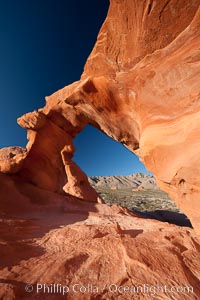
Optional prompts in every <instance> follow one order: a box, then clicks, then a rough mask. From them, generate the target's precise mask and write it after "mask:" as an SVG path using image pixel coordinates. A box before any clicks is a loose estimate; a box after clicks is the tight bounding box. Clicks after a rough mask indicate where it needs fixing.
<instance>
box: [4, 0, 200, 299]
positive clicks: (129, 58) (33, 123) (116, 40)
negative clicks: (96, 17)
mask: <svg viewBox="0 0 200 300" xmlns="http://www.w3.org/2000/svg"><path fill="white" fill-rule="evenodd" d="M199 4H200V3H199V0H193V1H190V2H189V1H185V0H183V1H175V0H170V1H163V0H161V1H153V0H145V1H140V0H136V1H132V0H124V1H121V0H111V3H110V8H109V11H108V16H107V18H106V20H105V22H104V24H103V26H102V28H101V30H100V33H99V35H98V38H97V42H96V44H95V46H94V49H93V51H92V52H91V54H90V56H89V58H88V60H87V62H86V65H85V68H84V72H83V75H82V77H81V79H80V80H79V81H77V82H75V83H73V84H71V85H69V86H67V87H64V88H63V89H61V90H59V91H57V92H55V93H54V94H53V95H51V96H49V97H47V98H46V105H45V107H44V108H41V109H39V110H38V111H34V112H31V113H27V114H25V115H24V116H22V117H21V118H19V119H18V123H19V125H20V126H22V127H23V128H25V129H26V130H27V132H28V135H27V136H28V140H29V141H28V144H27V146H26V149H22V148H18V147H11V148H10V147H9V148H7V149H2V150H0V172H1V173H0V180H1V185H0V194H1V201H0V212H1V226H0V230H1V236H0V238H1V241H0V249H1V260H0V263H1V265H0V267H1V269H0V274H1V278H2V279H1V282H0V285H1V290H0V293H1V294H0V295H1V296H0V297H1V299H4V300H6V299H20V300H21V299H31V298H32V299H47V298H48V295H45V294H38V295H37V294H35V292H33V294H28V295H27V294H25V292H24V285H25V284H27V283H31V284H36V283H37V282H40V283H46V284H48V283H49V284H50V283H55V282H56V283H57V282H59V283H61V284H67V285H71V284H72V285H73V284H74V283H75V282H77V283H79V284H83V285H84V284H88V283H91V284H94V285H98V286H99V288H100V290H101V291H100V292H99V294H98V295H91V293H89V294H87V295H82V294H79V296H80V297H79V298H78V299H133V295H130V294H126V295H122V294H120V293H118V294H115V295H111V294H109V290H108V286H107V285H109V284H112V283H114V284H118V285H123V286H126V285H128V286H130V285H137V284H138V285H141V284H145V283H148V284H150V285H151V284H152V285H156V284H157V285H159V284H160V285H164V284H167V285H169V286H172V285H179V286H185V285H190V286H192V287H193V288H194V292H193V293H192V294H190V295H189V296H188V294H186V293H181V294H176V295H175V296H174V295H172V294H171V293H170V292H169V291H167V292H166V291H165V292H164V293H163V292H159V294H158V295H157V299H167V298H169V299H174V298H175V299H199V297H200V290H199V279H200V273H199V270H200V266H199V261H200V259H199V258H200V257H199V250H200V245H199V240H198V238H197V236H195V232H194V231H193V230H192V229H186V228H180V227H177V226H175V225H169V224H163V223H160V222H158V221H153V220H145V219H143V218H139V217H138V216H137V215H133V214H131V213H129V212H128V211H126V210H123V209H121V208H116V207H111V208H110V207H108V206H106V205H105V204H95V203H92V202H98V201H99V199H98V194H97V193H96V192H95V191H94V190H93V189H92V187H91V186H90V185H89V183H88V181H87V178H86V175H85V174H84V173H83V171H82V170H80V168H79V167H78V166H77V165H76V164H75V163H74V162H73V160H72V158H73V153H74V151H75V148H74V145H73V138H74V137H75V136H76V135H77V134H79V133H80V132H81V130H82V129H83V128H84V127H85V126H86V125H87V124H90V125H92V126H95V127H96V128H98V129H99V130H101V131H103V132H104V133H105V134H107V135H108V136H110V137H111V138H113V139H115V140H116V141H119V142H120V143H122V144H123V145H124V146H126V147H127V148H128V149H130V150H131V151H132V152H134V153H135V154H137V155H138V156H139V158H140V159H141V160H142V161H143V162H144V164H145V166H146V167H147V169H148V170H149V171H151V172H152V173H153V174H154V175H155V178H156V180H157V183H158V184H159V186H160V187H161V188H162V189H163V190H165V191H167V192H168V193H169V195H170V196H171V197H172V198H173V199H174V200H175V201H176V202H177V204H178V206H179V207H180V208H181V209H182V211H184V212H185V213H186V214H187V216H188V217H189V218H190V220H191V222H192V225H193V227H194V228H195V230H196V232H197V233H200V215H199V212H198V210H199V195H200V166H199V161H200V143H199V138H198V137H199V136H200V101H199V100H200V98H199V97H200V91H199V78H200V62H199V60H200V53H199V49H200V10H199V9H198V7H199ZM82 200H84V201H82ZM172 266H173V267H174V269H173V268H172ZM88 270H90V272H88ZM33 271H34V272H33ZM105 285H106V288H105V289H104V290H102V287H105ZM45 297H46V298H45ZM56 297H57V295H52V297H51V298H52V299H59V298H58V297H57V298H56ZM73 297H74V295H73V294H70V295H68V298H69V299H74V298H73ZM95 297H96V298H95ZM98 297H100V298H98ZM151 297H152V295H151V296H149V294H148V295H146V294H144V293H142V294H138V295H137V296H136V297H135V299H151Z"/></svg>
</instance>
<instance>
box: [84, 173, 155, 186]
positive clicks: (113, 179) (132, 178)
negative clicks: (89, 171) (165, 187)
mask: <svg viewBox="0 0 200 300" xmlns="http://www.w3.org/2000/svg"><path fill="white" fill-rule="evenodd" d="M89 182H90V184H91V185H92V186H93V187H95V188H98V187H101V188H110V189H123V188H132V189H159V188H158V186H157V184H156V180H155V178H154V177H153V176H151V175H148V174H143V173H136V174H132V175H127V176H91V177H89Z"/></svg>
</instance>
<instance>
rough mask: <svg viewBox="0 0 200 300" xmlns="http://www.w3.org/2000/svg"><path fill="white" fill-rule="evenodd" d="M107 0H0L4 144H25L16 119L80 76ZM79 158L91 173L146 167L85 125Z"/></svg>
mask: <svg viewBox="0 0 200 300" xmlns="http://www.w3.org/2000/svg"><path fill="white" fill-rule="evenodd" d="M108 5H109V1H108V0H100V1H92V0H85V1H82V0H79V1H66V0H48V1H46V0H34V1H27V0H18V1H13V0H7V1H3V0H0V43H1V47H0V103H1V106H0V107H1V110H0V148H2V147H6V146H17V145H19V146H25V145H26V142H27V141H26V131H25V130H24V129H22V128H20V127H19V126H18V125H17V123H16V119H17V118H18V117H19V116H21V115H23V114H24V113H26V112H29V111H33V110H34V109H37V108H40V107H43V106H44V104H45V100H44V97H45V96H47V95H50V94H51V93H53V92H55V91H56V90H58V89H60V88H62V87H64V86H65V85H67V84H69V83H72V82H73V81H75V80H78V79H79V78H80V75H81V73H82V71H83V66H84V64H85V61H86V59H87V57H88V55H89V53H90V51H91V50H92V48H93V45H94V43H95V41H96V36H97V33H98V31H99V29H100V27H101V25H102V23H103V20H104V19H105V16H106V14H107V9H108ZM75 145H76V147H77V152H76V155H75V157H74V159H75V161H76V162H77V163H78V164H79V165H80V166H81V167H82V168H83V170H84V171H85V172H86V173H87V174H88V175H112V174H115V175H116V174H117V175H119V174H131V173H135V172H145V169H144V167H143V165H141V164H140V163H139V160H138V159H137V158H136V157H135V156H134V155H133V154H131V153H130V152H129V151H128V150H127V149H126V148H124V147H123V146H122V145H121V144H119V143H116V142H114V141H112V140H111V139H110V138H108V137H107V136H105V135H104V134H103V133H101V132H99V131H97V130H96V129H93V128H91V127H87V128H86V129H85V130H84V131H83V132H82V133H81V134H80V135H79V136H78V137H77V138H76V140H75Z"/></svg>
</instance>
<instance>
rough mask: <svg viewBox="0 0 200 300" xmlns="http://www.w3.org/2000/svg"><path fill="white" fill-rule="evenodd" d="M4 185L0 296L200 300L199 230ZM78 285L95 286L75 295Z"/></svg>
mask: <svg viewBox="0 0 200 300" xmlns="http://www.w3.org/2000/svg"><path fill="white" fill-rule="evenodd" d="M0 180H1V185H0V194H1V201H0V214H1V218H0V254H1V256H0V278H1V282H0V299H3V300H4V299H16V300H20V299H25V300H28V299H39V300H40V299H41V300H47V299H49V298H52V299H54V300H56V299H61V298H63V296H62V295H61V294H60V293H59V292H58V293H55V292H52V293H51V292H49V293H48V289H47V288H46V290H43V289H40V293H37V285H39V286H40V287H41V284H43V285H44V284H46V286H47V285H49V286H51V285H52V286H53V285H54V284H55V285H60V286H61V287H62V286H63V287H64V286H69V287H70V291H69V293H67V294H65V295H64V296H65V298H67V299H69V300H72V299H80V300H89V299H94V298H99V299H119V300H121V299H127V300H132V299H135V298H136V299H137V298H138V299H162V300H165V299H176V300H188V299H191V300H196V299H199V298H200V287H199V280H200V252H199V247H200V240H199V239H198V238H197V236H196V235H195V232H194V230H193V229H191V228H183V227H182V228H181V227H178V226H175V225H172V224H168V223H162V222H159V221H156V220H150V219H144V218H141V217H139V216H137V215H136V214H133V213H131V212H128V210H126V209H123V208H120V207H118V206H111V207H110V206H108V205H105V204H95V203H91V202H86V201H85V202H84V201H80V200H77V198H73V197H72V196H69V195H68V196H66V195H60V194H56V193H53V192H50V191H47V190H44V189H41V188H38V187H36V186H33V185H32V184H30V183H26V182H24V181H23V180H20V179H19V178H18V176H16V175H14V176H12V177H11V176H8V175H5V174H0ZM16 203H17V205H16ZM172 266H173V267H172ZM30 284H31V285H33V291H32V292H28V291H26V289H25V288H26V286H27V285H30ZM75 284H76V288H78V286H77V285H79V287H81V286H86V287H88V285H90V287H89V290H87V291H86V292H85V293H81V292H80V291H79V290H77V293H76V294H75V293H74V291H73V286H74V285H75ZM91 285H92V286H93V287H97V288H98V289H97V290H96V291H93V289H92V288H91ZM116 286H117V290H115V289H116ZM133 286H135V287H138V293H134V290H133ZM141 286H142V288H141ZM43 287H44V286H43ZM127 287H128V289H131V287H132V292H127V291H126V289H127ZM147 287H149V289H147ZM164 287H166V288H167V289H166V288H164ZM178 287H179V290H180V289H181V290H182V292H175V291H176V288H178ZM184 287H185V291H184ZM187 287H188V288H187ZM171 288H173V289H175V291H174V292H173V293H171V290H170V289H171ZM120 290H121V293H120ZM58 291H59V290H58ZM192 291H193V292H192Z"/></svg>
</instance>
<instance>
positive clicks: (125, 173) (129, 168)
mask: <svg viewBox="0 0 200 300" xmlns="http://www.w3.org/2000/svg"><path fill="white" fill-rule="evenodd" d="M74 144H75V147H76V151H75V153H74V158H73V160H74V161H75V163H77V165H78V166H80V167H81V169H82V170H83V171H84V172H85V173H86V174H87V176H88V179H89V183H90V185H91V186H92V187H93V188H94V189H95V190H96V191H97V193H98V194H99V195H100V197H101V198H102V199H103V200H104V201H105V203H106V204H108V205H113V204H117V205H120V206H123V207H125V208H128V209H129V210H131V211H133V212H136V213H138V214H140V215H142V216H143V217H146V218H151V219H157V220H159V221H163V222H169V223H173V224H176V225H179V226H188V227H192V225H191V222H190V221H189V219H188V218H187V217H186V216H185V215H184V214H183V213H182V212H181V211H180V210H179V209H178V207H177V206H176V203H175V202H174V201H173V200H172V199H170V198H169V196H168V195H167V193H165V192H163V191H162V190H160V188H159V187H158V186H157V184H156V180H155V178H154V176H153V174H151V173H150V172H148V170H146V168H145V166H144V165H143V163H142V162H140V160H139V158H138V157H137V156H136V155H135V154H134V153H132V152H130V151H129V150H128V149H127V148H126V147H124V146H123V145H122V144H121V143H119V142H116V141H114V140H113V139H112V138H110V137H108V136H107V135H105V134H104V133H103V132H101V131H100V130H98V129H96V128H94V127H92V126H90V125H87V126H86V127H85V128H84V129H83V130H82V132H81V133H80V134H79V135H77V137H76V138H75V140H74Z"/></svg>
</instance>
